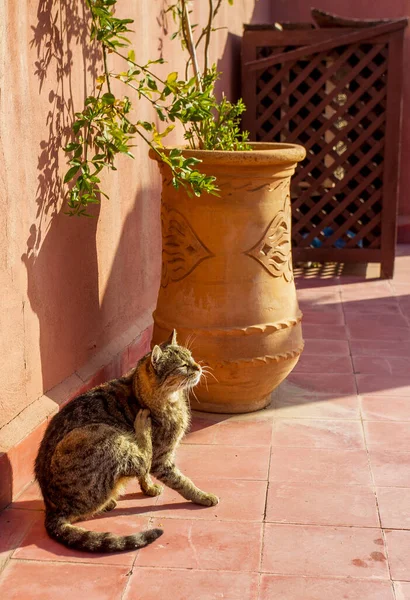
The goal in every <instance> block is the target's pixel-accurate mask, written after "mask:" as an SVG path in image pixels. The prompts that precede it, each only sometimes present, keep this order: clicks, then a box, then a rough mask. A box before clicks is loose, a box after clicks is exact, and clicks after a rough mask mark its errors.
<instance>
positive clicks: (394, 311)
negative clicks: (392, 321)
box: [343, 297, 401, 318]
mask: <svg viewBox="0 0 410 600" xmlns="http://www.w3.org/2000/svg"><path fill="white" fill-rule="evenodd" d="M343 310H344V312H345V314H346V316H348V318H349V315H355V314H356V315H362V314H363V315H365V316H368V315H379V314H380V315H385V316H386V317H387V315H401V312H400V306H399V303H398V300H397V298H395V297H390V298H372V299H371V300H364V301H363V302H360V301H356V302H355V301H352V302H349V301H348V300H346V301H344V302H343Z"/></svg>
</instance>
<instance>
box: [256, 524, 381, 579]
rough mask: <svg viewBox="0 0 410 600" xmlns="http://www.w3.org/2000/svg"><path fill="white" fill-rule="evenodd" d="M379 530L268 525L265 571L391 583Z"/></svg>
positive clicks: (265, 537)
mask: <svg viewBox="0 0 410 600" xmlns="http://www.w3.org/2000/svg"><path fill="white" fill-rule="evenodd" d="M380 540H382V533H381V530H380V529H370V528H358V527H317V526H315V525H275V524H273V523H266V525H265V535H264V547H263V557H262V571H265V572H270V573H275V574H278V575H306V576H315V577H353V578H357V579H368V578H370V579H389V571H388V568H387V563H386V553H385V549H384V546H383V545H381V544H380Z"/></svg>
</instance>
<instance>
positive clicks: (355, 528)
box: [0, 246, 410, 600]
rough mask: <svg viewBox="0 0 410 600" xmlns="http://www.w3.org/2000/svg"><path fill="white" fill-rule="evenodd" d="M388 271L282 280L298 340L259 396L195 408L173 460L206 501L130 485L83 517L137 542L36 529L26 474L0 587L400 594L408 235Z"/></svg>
mask: <svg viewBox="0 0 410 600" xmlns="http://www.w3.org/2000/svg"><path fill="white" fill-rule="evenodd" d="M399 255H400V256H399V257H398V259H397V266H396V276H395V279H394V280H393V281H392V282H387V281H381V280H379V281H363V280H360V279H357V278H356V279H355V278H354V277H350V278H348V279H347V278H343V277H342V278H340V279H332V280H318V279H303V280H298V282H297V287H298V289H299V299H300V304H301V308H302V310H303V311H304V314H305V318H304V335H305V338H306V349H305V352H304V354H303V356H302V358H301V360H300V362H299V364H298V365H297V367H296V369H295V371H294V372H293V373H292V374H291V375H290V376H289V378H288V380H287V381H286V382H285V383H284V384H283V385H282V386H281V387H280V388H279V389H278V390H277V391H276V392H275V393H274V395H273V396H274V397H273V401H272V405H271V407H269V408H268V409H267V410H265V411H262V412H260V413H256V414H253V415H247V416H241V417H234V418H226V417H217V416H210V415H199V414H197V415H196V416H195V417H194V420H193V428H192V432H191V433H190V434H189V435H188V436H187V438H186V440H185V442H184V444H183V446H182V447H181V448H180V450H179V461H178V462H179V465H180V467H181V469H182V470H184V471H185V472H186V473H187V475H189V476H191V477H192V478H193V479H194V481H196V482H197V484H198V485H199V486H200V487H202V488H203V489H206V490H209V491H211V492H214V493H216V494H218V495H219V496H220V498H221V502H220V504H219V505H218V506H216V507H213V508H201V507H198V506H194V505H193V504H190V503H187V502H185V501H184V500H183V499H182V498H181V497H179V496H178V495H177V494H176V493H174V492H172V491H171V490H166V491H165V493H164V495H163V496H161V497H159V498H155V499H152V498H145V497H144V496H142V494H141V493H140V491H139V490H138V487H137V485H136V484H131V485H130V486H129V488H128V489H127V491H126V494H125V496H124V497H123V499H122V501H121V502H120V503H119V506H118V507H117V509H116V510H115V511H114V512H113V513H111V514H109V515H105V516H103V517H100V518H97V519H94V520H92V521H90V522H89V523H87V527H90V528H92V529H95V530H101V531H102V530H109V531H113V532H116V533H124V534H126V533H130V532H133V531H137V530H139V529H143V528H146V527H149V526H152V525H154V526H161V527H162V528H163V529H164V531H165V533H164V535H163V537H161V538H160V539H159V540H158V541H157V542H155V543H154V544H152V545H151V546H149V547H148V548H145V549H143V550H140V551H139V552H129V553H125V554H117V555H105V556H101V555H96V556H93V555H88V554H84V553H76V552H74V551H70V550H67V549H66V548H64V547H63V546H61V545H58V544H57V543H55V542H53V541H51V540H50V539H49V538H48V537H47V535H46V534H45V532H44V528H43V514H42V502H41V498H40V497H39V494H38V491H37V489H36V487H35V485H31V486H30V487H29V488H28V489H26V491H25V492H23V494H22V495H21V497H20V498H19V499H18V500H17V501H16V502H15V503H14V504H13V505H12V506H11V507H10V508H9V509H7V510H6V511H4V512H3V513H2V514H1V515H0V569H1V568H3V571H2V573H1V575H0V597H1V598H7V599H8V600H24V599H27V600H31V599H33V600H55V599H57V598H64V597H66V596H67V597H70V598H74V599H77V598H87V599H88V600H94V599H95V600H120V599H123V600H154V599H155V600H157V598H169V599H172V600H191V599H193V598H195V600H219V599H221V598H224V599H225V600H329V598H331V599H332V600H342V599H348V600H410V247H403V246H402V247H400V248H399Z"/></svg>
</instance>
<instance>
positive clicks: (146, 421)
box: [134, 408, 151, 430]
mask: <svg viewBox="0 0 410 600" xmlns="http://www.w3.org/2000/svg"><path fill="white" fill-rule="evenodd" d="M134 427H135V429H136V430H137V429H140V430H141V429H146V428H149V427H151V419H150V411H149V410H148V408H142V409H141V410H139V411H138V414H137V416H136V418H135V421H134Z"/></svg>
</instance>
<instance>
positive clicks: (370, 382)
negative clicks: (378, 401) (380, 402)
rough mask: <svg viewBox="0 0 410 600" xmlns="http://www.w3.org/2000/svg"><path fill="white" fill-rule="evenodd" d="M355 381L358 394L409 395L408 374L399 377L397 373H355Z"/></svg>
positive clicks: (409, 379)
mask: <svg viewBox="0 0 410 600" xmlns="http://www.w3.org/2000/svg"><path fill="white" fill-rule="evenodd" d="M356 381H357V387H358V390H359V394H373V395H374V396H407V397H410V374H409V375H407V376H406V377H399V376H398V375H356Z"/></svg>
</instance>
